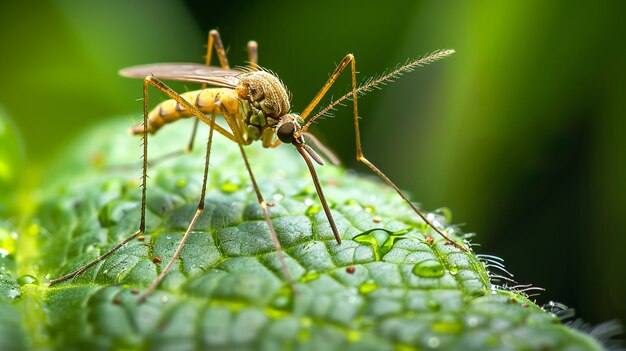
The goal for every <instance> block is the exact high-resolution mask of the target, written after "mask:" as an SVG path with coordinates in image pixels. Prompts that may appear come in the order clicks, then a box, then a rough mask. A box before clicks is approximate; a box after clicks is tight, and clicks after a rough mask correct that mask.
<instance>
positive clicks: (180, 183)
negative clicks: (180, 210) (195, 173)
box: [176, 178, 187, 188]
mask: <svg viewBox="0 0 626 351" xmlns="http://www.w3.org/2000/svg"><path fill="white" fill-rule="evenodd" d="M185 185H187V180H186V179H182V178H181V179H179V180H178V181H177V182H176V186H177V187H179V188H182V187H184V186H185Z"/></svg>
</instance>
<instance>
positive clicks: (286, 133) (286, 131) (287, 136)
mask: <svg viewBox="0 0 626 351" xmlns="http://www.w3.org/2000/svg"><path fill="white" fill-rule="evenodd" d="M295 130H296V127H295V126H294V124H293V122H286V123H283V124H282V125H281V126H280V127H278V130H277V131H276V136H277V137H278V139H279V140H280V141H282V142H283V143H285V144H292V143H293V141H294V139H293V133H294V132H295Z"/></svg>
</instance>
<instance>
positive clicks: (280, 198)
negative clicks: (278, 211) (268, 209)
mask: <svg viewBox="0 0 626 351" xmlns="http://www.w3.org/2000/svg"><path fill="white" fill-rule="evenodd" d="M272 198H273V199H274V200H275V201H280V200H282V199H283V195H282V194H274V195H273V196H272Z"/></svg>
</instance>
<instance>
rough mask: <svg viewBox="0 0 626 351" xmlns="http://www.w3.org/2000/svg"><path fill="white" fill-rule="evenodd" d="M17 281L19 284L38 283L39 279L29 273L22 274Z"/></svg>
mask: <svg viewBox="0 0 626 351" xmlns="http://www.w3.org/2000/svg"><path fill="white" fill-rule="evenodd" d="M17 283H18V284H19V285H26V284H39V281H38V280H37V278H35V277H33V276H32V275H30V274H24V275H22V276H20V277H18V278H17Z"/></svg>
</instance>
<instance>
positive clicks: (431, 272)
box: [413, 260, 445, 278]
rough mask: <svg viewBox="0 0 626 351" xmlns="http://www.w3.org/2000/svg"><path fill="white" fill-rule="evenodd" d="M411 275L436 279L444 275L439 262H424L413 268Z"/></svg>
mask: <svg viewBox="0 0 626 351" xmlns="http://www.w3.org/2000/svg"><path fill="white" fill-rule="evenodd" d="M413 274H415V275H417V276H420V277H423V278H438V277H441V276H443V275H444V274H445V270H444V268H443V265H441V263H440V262H439V261H437V260H426V261H422V262H420V263H418V264H416V265H415V266H414V267H413Z"/></svg>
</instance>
